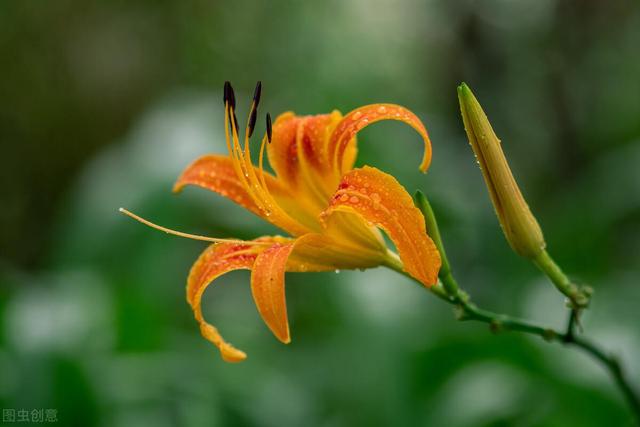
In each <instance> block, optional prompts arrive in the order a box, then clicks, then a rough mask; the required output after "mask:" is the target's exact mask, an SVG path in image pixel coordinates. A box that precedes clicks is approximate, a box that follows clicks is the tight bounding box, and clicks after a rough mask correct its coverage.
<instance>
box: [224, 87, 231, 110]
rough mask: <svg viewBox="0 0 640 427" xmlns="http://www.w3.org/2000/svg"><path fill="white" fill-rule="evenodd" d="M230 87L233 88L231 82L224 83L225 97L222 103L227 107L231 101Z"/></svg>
mask: <svg viewBox="0 0 640 427" xmlns="http://www.w3.org/2000/svg"><path fill="white" fill-rule="evenodd" d="M229 86H231V83H229V81H225V82H224V95H223V96H222V103H223V104H224V105H225V106H226V105H227V101H228V100H229Z"/></svg>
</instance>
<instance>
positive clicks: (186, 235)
mask: <svg viewBox="0 0 640 427" xmlns="http://www.w3.org/2000/svg"><path fill="white" fill-rule="evenodd" d="M118 211H119V212H120V213H123V214H125V215H126V216H128V217H130V218H133V219H135V220H136V221H138V222H141V223H143V224H144V225H146V226H149V227H151V228H155V229H156V230H160V231H163V232H165V233H167V234H173V235H174V236H178V237H184V238H186V239H192V240H202V241H204V242H213V243H234V244H241V245H270V243H267V242H255V241H245V240H237V239H219V238H216V237H208V236H200V235H197V234H189V233H183V232H181V231H176V230H172V229H170V228H167V227H163V226H161V225H158V224H154V223H153V222H151V221H148V220H146V219H144V218H142V217H139V216H138V215H136V214H134V213H133V212H130V211H128V210H126V209H125V208H120V209H118Z"/></svg>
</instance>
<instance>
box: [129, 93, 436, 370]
mask: <svg viewBox="0 0 640 427" xmlns="http://www.w3.org/2000/svg"><path fill="white" fill-rule="evenodd" d="M260 89H261V86H260V83H258V86H257V87H256V92H255V95H254V100H253V103H252V105H251V112H250V114H249V119H248V121H247V126H246V129H245V138H244V145H241V144H240V137H239V134H238V121H237V119H236V115H235V95H234V93H233V90H232V89H231V85H230V84H228V82H227V83H225V96H224V103H225V133H226V140H227V147H228V151H229V154H228V155H216V154H210V155H205V156H203V157H200V158H199V159H197V160H196V161H194V162H193V163H192V164H191V165H190V166H188V167H187V168H186V169H185V171H184V172H183V173H182V175H181V176H180V177H179V178H178V181H177V182H176V184H175V187H174V191H176V192H178V191H181V190H182V189H183V188H184V187H185V186H187V185H195V186H199V187H202V188H205V189H208V190H211V191H213V192H216V193H218V194H220V195H222V196H225V197H227V198H229V199H231V200H233V201H234V202H235V203H237V204H239V205H241V206H242V207H244V208H246V209H248V210H250V211H251V212H253V213H255V214H256V215H259V216H260V217H262V218H264V219H265V220H267V221H269V222H270V223H272V224H274V225H276V226H277V227H279V228H280V229H282V230H284V231H286V232H287V233H288V234H289V235H290V237H280V236H274V237H260V238H258V239H255V240H251V241H240V240H232V239H215V238H208V237H202V236H193V235H187V234H185V233H179V232H173V231H171V230H168V229H165V228H163V227H160V226H156V225H155V224H152V223H149V222H148V221H146V220H143V219H141V218H139V217H137V216H135V215H133V214H131V213H129V212H128V211H124V210H123V212H124V213H127V214H129V215H130V216H133V217H134V218H136V219H138V220H140V221H142V222H145V223H146V224H148V225H151V226H153V227H155V228H160V229H162V230H163V231H167V232H171V233H174V234H178V235H182V236H185V237H191V238H195V239H200V240H209V241H213V242H214V244H212V245H211V246H209V247H208V248H207V249H206V250H205V251H204V252H203V253H202V255H200V257H199V258H198V260H197V261H196V262H195V264H194V265H193V267H192V268H191V272H190V273H189V277H188V280H187V301H188V302H189V304H190V305H191V307H192V309H193V312H194V316H195V318H196V320H197V321H198V322H199V324H200V330H201V333H202V335H203V336H204V337H205V338H206V339H208V340H209V341H211V342H212V343H213V344H215V345H216V347H218V349H219V350H220V353H221V355H222V358H223V359H224V360H226V361H229V362H238V361H241V360H243V359H245V358H246V354H245V353H244V352H242V351H240V350H238V349H236V348H235V347H233V346H232V345H231V344H229V343H227V342H226V341H225V340H224V339H223V338H222V336H221V335H220V333H219V332H218V330H217V329H216V328H215V327H214V326H213V325H211V324H210V323H207V322H206V321H205V320H204V318H203V316H202V311H201V308H200V300H201V297H202V294H203V292H204V291H205V289H206V288H207V287H208V286H209V285H210V284H211V283H212V282H213V281H214V280H215V279H216V278H218V277H219V276H221V275H223V274H225V273H227V272H230V271H233V270H238V269H249V270H251V291H252V294H253V298H254V300H255V303H256V306H257V308H258V311H259V313H260V315H261V316H262V318H263V320H264V322H265V323H266V325H267V326H268V327H269V329H270V330H271V331H272V332H273V334H274V335H275V336H276V337H277V338H278V339H279V340H280V341H282V342H284V343H288V342H290V340H291V338H290V333H289V323H288V320H287V307H286V303H285V282H284V275H285V272H305V271H333V270H337V269H355V268H359V269H364V268H371V267H376V266H380V265H386V266H392V267H394V268H396V269H403V270H404V271H405V272H406V273H408V274H409V275H411V276H412V277H414V278H416V279H418V280H419V281H420V282H421V283H423V284H424V285H425V286H426V287H430V286H432V285H434V284H435V283H436V282H437V277H438V270H439V268H440V256H439V254H438V251H437V249H436V247H435V245H434V243H433V242H432V241H431V239H430V238H429V237H428V236H427V233H426V229H425V223H424V218H423V216H422V213H421V212H420V211H419V210H418V209H417V208H416V207H415V206H414V204H413V201H412V199H411V196H410V195H409V194H408V193H407V191H406V190H405V189H404V188H403V187H402V186H401V185H400V183H398V181H397V180H396V179H395V178H394V177H392V176H391V175H388V174H386V173H384V172H382V171H380V170H378V169H376V168H373V167H369V166H365V167H362V168H355V169H354V168H353V165H354V162H355V159H356V153H357V145H356V134H357V133H358V132H359V131H360V130H362V129H363V128H364V127H366V126H368V125H370V124H372V123H375V122H378V121H381V120H399V121H402V122H404V123H406V124H408V125H409V126H411V127H412V128H414V129H415V130H416V131H417V132H418V133H419V134H420V135H421V136H422V138H423V140H424V148H425V151H424V157H423V160H422V164H421V166H420V169H421V170H422V171H426V169H427V168H428V166H429V163H430V160H431V143H430V141H429V136H428V134H427V131H426V129H425V127H424V125H423V124H422V123H421V122H420V120H419V119H418V118H417V117H416V116H415V115H414V114H413V113H412V112H411V111H409V110H407V109H405V108H403V107H401V106H398V105H393V104H374V105H367V106H364V107H360V108H357V109H356V110H353V111H352V112H350V113H348V114H347V115H345V116H343V115H342V114H341V113H340V112H338V111H333V112H331V113H329V114H320V115H315V116H297V115H295V114H294V113H292V112H287V113H284V114H281V115H280V116H279V117H278V118H277V119H276V121H275V123H273V125H271V119H270V116H269V115H268V114H267V132H266V135H265V137H264V138H263V139H262V144H261V146H260V150H259V152H258V162H257V166H256V165H254V164H253V160H252V154H253V153H252V152H251V149H250V143H249V141H250V137H251V135H252V134H253V130H254V127H255V122H256V116H257V107H258V103H259V100H260ZM265 150H266V154H267V157H268V160H269V163H270V165H271V167H272V169H273V170H274V172H275V175H274V174H271V173H269V172H267V171H265V170H264V168H263V163H264V153H265ZM379 229H381V230H383V231H385V232H386V233H387V235H388V236H389V238H390V239H391V241H392V242H393V243H394V245H395V247H396V249H397V251H398V253H397V254H396V253H394V252H392V251H391V250H390V249H389V248H387V246H386V244H385V241H384V239H383V237H382V234H381V233H380V231H379Z"/></svg>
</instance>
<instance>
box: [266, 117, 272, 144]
mask: <svg viewBox="0 0 640 427" xmlns="http://www.w3.org/2000/svg"><path fill="white" fill-rule="evenodd" d="M272 134H273V128H272V127H271V114H269V113H267V141H269V144H271V135H272Z"/></svg>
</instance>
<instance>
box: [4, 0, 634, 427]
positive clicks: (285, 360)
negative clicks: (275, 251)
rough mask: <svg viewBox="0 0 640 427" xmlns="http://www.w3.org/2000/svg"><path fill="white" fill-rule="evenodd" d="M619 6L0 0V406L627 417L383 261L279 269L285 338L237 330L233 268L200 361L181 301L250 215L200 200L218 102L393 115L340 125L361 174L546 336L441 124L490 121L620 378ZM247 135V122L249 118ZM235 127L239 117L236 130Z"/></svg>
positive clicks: (622, 18) (626, 16) (623, 78)
mask: <svg viewBox="0 0 640 427" xmlns="http://www.w3.org/2000/svg"><path fill="white" fill-rule="evenodd" d="M639 46H640V7H639V4H638V2H633V1H623V0H612V1H607V2H604V1H600V0H567V1H560V0H557V1H556V0H519V1H516V0H486V1H473V0H462V1H451V0H424V1H423V0H407V1H399V0H398V1H381V0H348V1H346V0H345V1H337V0H326V1H322V2H293V1H292V2H286V1H282V0H272V1H268V2H267V1H265V2H261V1H251V0H236V1H233V2H231V1H228V2H222V1H217V2H216V1H204V0H182V1H180V0H164V1H151V0H146V1H145V0H135V1H84V2H81V1H70V0H66V1H65V0H59V1H48V2H42V1H27V0H25V1H8V0H7V1H2V2H0V58H1V66H0V144H1V147H2V150H1V153H2V154H1V155H0V176H1V177H2V187H1V188H2V189H1V190H0V194H1V198H0V203H1V209H0V407H2V408H15V409H20V408H26V409H33V408H55V409H57V410H58V420H59V421H58V424H59V425H65V426H94V425H95V426H147V425H150V426H160V427H162V426H235V425H251V426H326V427H329V426H330V427H334V426H336V427H338V426H377V425H385V426H387V425H399V426H404V425H407V426H408V425H429V426H453V427H456V426H573V425H575V426H605V425H606V426H614V425H615V426H624V425H630V422H631V421H630V413H629V411H628V409H627V408H626V406H625V404H624V402H623V401H622V398H621V396H620V394H619V393H618V390H616V389H614V387H613V386H612V383H611V381H610V380H609V378H608V377H607V375H606V373H605V372H604V371H603V370H602V369H601V367H600V366H597V365H596V364H595V363H594V362H593V361H592V360H591V359H588V358H587V357H585V356H584V355H582V354H579V353H577V352H576V351H575V350H570V349H563V348H562V347H561V346H559V345H555V344H554V345H549V344H546V343H544V342H543V341H541V340H539V339H536V338H532V337H525V336H520V335H517V334H503V335H493V334H491V333H490V332H489V331H488V329H487V328H486V326H484V325H480V324H471V323H457V322H456V321H455V320H454V318H453V316H452V313H451V309H450V307H448V306H445V305H444V304H443V303H442V302H440V301H438V300H436V299H435V298H434V297H433V296H431V295H429V294H428V293H427V292H425V291H424V290H422V289H419V288H418V287H417V286H414V285H413V284H411V283H410V282H408V281H407V280H406V279H405V278H403V277H401V276H399V275H398V274H395V273H393V272H390V271H387V270H384V269H374V270H368V271H366V272H340V273H339V274H333V273H331V274H329V273H326V274H289V275H288V276H287V298H288V306H289V318H290V322H291V327H292V334H293V342H292V343H291V344H290V345H289V346H284V345H281V344H280V343H279V342H277V340H276V339H274V338H273V336H272V335H271V333H270V332H269V331H268V329H267V328H266V327H265V326H264V324H263V323H262V322H261V320H260V319H259V316H258V314H257V312H256V309H255V306H254V305H253V301H252V299H251V293H250V290H249V283H248V279H249V275H248V273H247V272H236V273H232V274H230V275H228V276H225V277H224V278H222V279H221V280H220V282H219V284H218V285H217V286H215V287H213V288H211V289H210V290H209V292H208V293H207V294H206V295H205V298H204V300H203V304H204V305H203V307H204V312H205V316H206V317H207V318H208V319H209V320H210V321H211V322H212V323H214V324H216V325H217V326H219V327H220V329H221V331H222V333H223V335H224V336H225V337H227V338H228V339H229V340H230V341H231V342H233V343H234V344H236V345H237V346H238V347H240V348H242V349H243V350H245V351H247V352H248V354H249V358H248V360H247V361H246V362H244V363H241V364H238V365H230V364H226V363H224V362H222V361H221V360H220V357H219V356H218V353H217V351H216V350H215V349H214V348H213V347H212V346H211V345H210V344H209V343H207V342H206V341H205V340H203V339H202V338H201V337H200V335H199V331H198V328H197V325H196V323H195V321H194V320H193V317H192V313H191V310H190V309H189V307H188V305H187V303H186V302H185V299H184V285H185V279H186V275H187V272H188V270H189V268H190V266H191V263H192V262H193V261H194V260H195V258H196V257H197V255H198V254H199V253H200V252H201V251H202V250H203V249H204V248H205V247H206V244H204V243H202V242H194V241H189V240H183V239H178V238H174V237H170V236H166V235H164V234H162V233H158V232H155V231H153V230H150V229H148V228H146V227H143V226H141V225H139V224H136V223H134V222H132V221H131V220H130V219H128V218H125V217H123V216H122V215H119V214H118V213H117V211H116V210H117V208H118V207H120V206H125V207H127V208H129V209H132V210H134V211H135V212H138V213H139V214H141V215H143V216H145V217H147V218H149V219H151V220H154V221H157V222H159V223H161V224H164V225H166V226H169V227H173V228H178V229H180V230H183V231H187V232H195V233H202V234H207V235H213V236H237V237H241V238H251V237H255V236H258V235H261V234H264V233H274V232H275V230H274V228H273V227H271V226H269V225H267V224H265V223H264V222H262V221H261V220H260V219H258V218H255V217H253V216H252V215H251V214H249V213H247V212H245V211H243V210H242V209H241V208H239V207H237V206H235V205H233V204H232V203H231V202H229V201H227V200H225V199H223V198H221V197H218V196H216V195H213V194H210V193H207V192H206V191H204V190H200V189H189V190H187V191H185V192H184V193H183V194H181V195H180V196H175V195H173V194H171V191H170V190H171V186H172V183H173V181H174V180H175V178H176V177H177V175H178V174H179V172H180V171H181V170H182V169H183V168H184V167H185V166H186V165H187V164H188V163H189V162H190V161H191V160H193V159H195V158H196V157H197V156H199V155H201V154H204V153H209V152H225V147H224V141H223V115H222V109H221V105H222V101H221V98H222V97H221V89H222V84H223V81H224V80H227V79H228V80H231V81H232V82H233V83H234V86H235V88H236V92H237V98H238V103H239V107H240V113H241V114H240V115H241V116H243V115H244V114H245V113H246V109H247V107H248V104H249V99H250V95H251V92H252V90H253V86H254V84H255V81H256V80H262V82H263V85H264V91H263V107H262V111H263V112H265V111H270V112H271V113H272V114H278V113H280V112H282V111H285V110H289V109H291V110H294V111H296V112H298V113H301V114H311V113H320V112H329V111H330V110H332V109H333V108H338V109H340V110H342V111H343V112H347V111H349V110H351V109H352V108H355V107H357V106H359V105H363V104H366V103H371V102H394V103H399V104H402V105H405V106H407V107H409V108H410V109H412V110H414V111H415V112H416V113H417V114H418V115H419V116H420V117H421V118H422V119H423V120H424V122H425V124H426V125H427V128H428V129H429V132H430V134H431V137H432V141H433V144H434V147H433V150H434V158H433V159H434V160H433V166H432V168H431V170H430V172H429V173H428V174H427V175H426V176H425V175H422V174H420V173H419V172H418V169H417V167H418V162H419V161H418V159H419V157H420V155H421V151H420V144H419V141H418V137H417V136H416V134H415V133H413V131H412V130H411V129H409V128H406V127H403V126H402V125H400V124H396V123H384V124H378V125H376V126H372V127H371V128H368V129H367V130H365V131H364V132H363V133H362V134H361V136H360V157H359V161H358V164H359V165H363V164H372V165H375V166H377V167H379V168H381V169H383V170H384V171H387V172H390V173H392V174H394V175H395V176H397V177H398V179H399V180H400V181H401V182H402V183H403V184H404V185H405V186H406V187H407V189H409V190H410V191H413V190H415V189H418V188H420V189H422V190H423V191H425V192H426V193H427V194H428V195H429V196H430V198H431V200H432V202H433V205H434V208H435V209H436V211H437V214H438V215H439V219H440V222H441V224H442V229H443V230H442V231H443V234H444V239H445V244H446V245H447V248H448V252H449V257H450V259H451V261H452V264H453V267H454V270H455V272H456V273H457V276H458V278H459V281H460V282H461V283H462V284H463V286H464V287H466V288H467V289H468V290H469V291H470V292H471V294H472V295H473V296H474V298H475V299H476V300H477V301H478V303H480V304H481V305H483V306H486V307H487V308H490V309H493V310H496V311H503V312H508V313H512V314H516V315H520V316H524V317H528V318H531V319H534V320H537V321H540V322H542V323H544V324H547V325H551V326H555V327H562V325H563V324H564V321H565V310H564V308H563V301H562V299H561V298H560V297H559V295H558V294H557V293H556V292H555V291H554V289H552V287H551V286H550V284H549V283H548V282H547V281H546V280H545V279H544V278H543V277H541V275H540V274H539V273H538V272H537V271H536V270H535V268H534V267H533V266H532V265H530V264H529V263H527V262H526V261H524V260H523V259H520V258H518V257H517V256H516V255H514V254H513V253H512V252H511V251H510V249H509V246H508V244H507V243H506V241H505V239H504V238H503V236H502V234H501V232H500V229H499V226H498V223H497V221H496V219H495V217H494V215H493V209H492V207H491V204H490V202H489V198H488V196H487V194H486V191H485V188H484V185H483V182H482V179H481V174H480V171H479V170H478V169H477V165H476V164H475V161H474V158H473V155H472V153H471V150H470V149H469V147H468V144H467V142H466V138H465V135H464V130H463V127H462V124H461V119H460V116H459V111H458V105H457V99H456V86H457V85H458V84H459V83H460V82H461V81H466V82H467V83H468V84H469V85H470V86H471V87H472V88H473V90H474V91H475V93H476V95H477V96H478V98H479V100H480V101H481V103H482V104H483V106H484V108H485V110H486V111H487V114H488V115H489V117H490V119H491V121H492V123H493V124H494V128H495V129H496V132H497V133H498V135H499V136H500V137H501V139H502V140H503V146H504V149H505V151H506V154H507V156H508V158H509V159H510V161H511V164H512V168H513V170H514V172H515V174H516V177H517V179H518V180H519V182H520V184H521V187H522V189H523V192H524V193H525V195H526V196H527V199H528V201H529V203H530V205H531V206H532V209H533V211H534V212H535V213H536V215H537V217H538V219H539V222H540V223H541V225H542V227H543V229H544V231H545V234H546V237H547V242H548V246H549V250H550V253H551V254H552V255H553V256H554V257H555V258H556V260H557V261H558V262H559V263H560V264H561V265H562V266H563V267H564V268H565V270H566V271H567V272H568V273H569V274H570V275H572V276H573V277H574V278H576V279H577V280H581V281H584V282H586V283H589V284H591V285H592V286H593V287H594V288H595V290H596V294H595V298H594V302H593V306H592V308H591V309H590V310H589V312H588V313H587V314H586V316H585V318H584V327H585V330H586V332H587V333H588V334H589V335H590V336H591V337H593V338H595V339H597V340H599V341H600V342H602V343H603V344H604V345H606V346H607V347H608V348H610V349H611V350H612V351H615V352H616V353H617V354H619V355H620V357H621V358H622V360H623V362H624V363H625V365H626V366H627V367H628V370H629V375H630V377H631V378H632V380H633V381H634V382H635V384H636V386H638V385H640V364H639V363H638V360H639V358H640V356H639V355H640V333H639V330H638V324H639V321H640V313H639V311H638V304H639V303H640V290H639V288H638V277H639V274H640V271H639V270H640V266H639V263H638V261H639V258H640V257H639V254H640V167H639V166H638V165H640V50H639ZM260 126H262V125H260ZM258 131H259V132H260V133H262V132H263V131H264V130H263V128H262V127H259V129H258Z"/></svg>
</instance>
